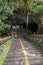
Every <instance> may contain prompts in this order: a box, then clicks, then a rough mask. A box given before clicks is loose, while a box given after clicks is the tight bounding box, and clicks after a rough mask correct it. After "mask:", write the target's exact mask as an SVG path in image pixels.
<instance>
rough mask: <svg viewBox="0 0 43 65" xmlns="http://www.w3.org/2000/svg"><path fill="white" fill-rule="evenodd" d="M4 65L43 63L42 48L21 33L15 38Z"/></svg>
mask: <svg viewBox="0 0 43 65" xmlns="http://www.w3.org/2000/svg"><path fill="white" fill-rule="evenodd" d="M17 35H18V34H17ZM4 65H43V57H42V54H41V53H40V50H38V49H36V48H35V46H34V45H32V44H31V43H30V42H28V41H26V40H25V39H23V36H22V35H20V34H19V35H18V38H15V39H14V42H13V44H12V47H11V50H10V52H9V53H8V56H7V59H6V61H5V63H4Z"/></svg>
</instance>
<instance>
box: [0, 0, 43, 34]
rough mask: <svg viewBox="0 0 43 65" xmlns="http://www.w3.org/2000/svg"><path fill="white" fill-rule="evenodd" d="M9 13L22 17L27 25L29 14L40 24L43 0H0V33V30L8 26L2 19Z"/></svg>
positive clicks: (42, 20)
mask: <svg viewBox="0 0 43 65" xmlns="http://www.w3.org/2000/svg"><path fill="white" fill-rule="evenodd" d="M15 11H16V15H15ZM17 12H18V13H17ZM11 15H12V16H13V15H14V16H18V15H19V17H22V18H23V19H24V20H25V21H26V24H27V26H28V20H29V16H31V15H32V16H33V19H35V20H36V22H37V23H38V24H40V23H41V24H42V23H43V0H0V35H1V32H3V31H5V30H6V29H7V28H9V27H10V26H9V24H5V23H4V21H5V20H6V19H8V17H9V16H11Z"/></svg>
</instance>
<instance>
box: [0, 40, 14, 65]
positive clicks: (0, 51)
mask: <svg viewBox="0 0 43 65" xmlns="http://www.w3.org/2000/svg"><path fill="white" fill-rule="evenodd" d="M12 42H13V39H11V40H8V41H7V42H6V43H4V44H3V45H1V46H0V64H1V65H3V64H4V61H5V60H6V57H7V54H8V52H9V50H10V48H11V45H12Z"/></svg>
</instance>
